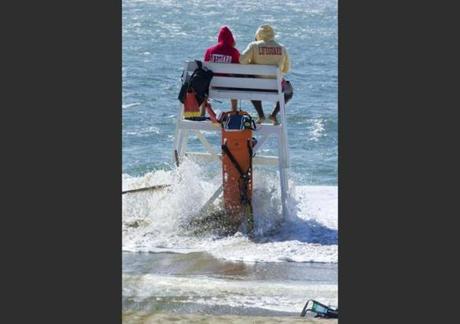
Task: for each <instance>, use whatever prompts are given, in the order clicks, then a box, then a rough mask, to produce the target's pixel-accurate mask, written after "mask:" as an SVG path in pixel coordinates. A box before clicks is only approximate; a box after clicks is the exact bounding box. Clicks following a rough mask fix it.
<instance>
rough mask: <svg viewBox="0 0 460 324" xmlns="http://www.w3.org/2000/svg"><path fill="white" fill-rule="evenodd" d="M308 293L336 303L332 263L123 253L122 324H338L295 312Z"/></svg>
mask: <svg viewBox="0 0 460 324" xmlns="http://www.w3.org/2000/svg"><path fill="white" fill-rule="evenodd" d="M310 298H312V299H317V300H318V301H322V302H327V301H331V302H332V305H335V304H336V302H337V264H318V263H295V262H294V263H292V262H275V263H270V262H268V263H266V262H263V263H258V262H256V263H245V262H234V261H225V260H219V259H216V258H214V257H212V256H210V255H209V254H207V253H202V252H194V253H187V254H177V253H147V254H146V253H123V312H122V317H123V323H133V324H134V323H136V324H137V323H337V320H332V319H328V320H326V319H315V318H312V317H309V318H304V317H300V316H299V314H300V312H301V310H302V307H303V306H304V304H305V302H306V301H307V300H308V299H310ZM309 316H311V315H309Z"/></svg>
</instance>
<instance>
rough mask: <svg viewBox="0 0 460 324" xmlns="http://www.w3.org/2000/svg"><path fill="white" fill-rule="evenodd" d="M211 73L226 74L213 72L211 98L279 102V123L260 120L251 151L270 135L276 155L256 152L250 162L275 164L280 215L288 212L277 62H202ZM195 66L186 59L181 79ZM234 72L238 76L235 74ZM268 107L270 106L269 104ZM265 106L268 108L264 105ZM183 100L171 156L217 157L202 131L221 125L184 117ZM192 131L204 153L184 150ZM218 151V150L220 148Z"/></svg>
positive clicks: (286, 160) (218, 129) (282, 103)
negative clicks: (201, 145) (273, 138)
mask: <svg viewBox="0 0 460 324" xmlns="http://www.w3.org/2000/svg"><path fill="white" fill-rule="evenodd" d="M203 66H206V67H207V68H208V69H210V70H212V71H213V72H214V74H216V73H217V74H227V76H225V75H218V76H214V77H213V78H212V80H211V84H210V87H209V98H210V99H228V100H230V99H239V100H262V101H269V102H272V103H274V104H275V103H276V102H277V101H279V103H280V112H279V114H278V116H279V117H280V125H271V124H270V125H269V124H261V125H257V129H256V130H255V131H254V133H253V135H254V136H257V144H256V146H255V147H254V148H253V152H254V153H257V151H258V150H260V147H261V146H262V145H263V144H264V143H265V141H266V140H267V138H269V137H270V136H276V137H277V138H278V156H266V155H256V156H255V157H254V159H253V165H257V164H259V165H278V168H279V176H280V188H281V206H282V213H283V217H286V216H287V201H286V199H287V192H288V178H287V177H288V174H287V172H288V168H289V157H288V142H287V129H286V126H287V125H286V116H285V101H284V94H283V92H282V90H281V80H282V75H281V72H280V70H279V69H278V68H277V67H276V66H272V65H251V64H249V65H244V64H220V63H207V62H205V63H203ZM196 68H197V64H196V62H194V61H193V62H185V66H184V74H183V78H184V81H185V80H187V81H188V79H189V78H190V76H191V74H192V73H193V71H194V70H195V69H196ZM236 75H238V76H240V77H237V76H236ZM270 108H271V107H270ZM266 109H267V108H266ZM183 111H184V109H183V104H180V105H179V109H178V114H177V123H176V133H175V139H174V158H175V159H176V162H177V161H178V160H180V159H181V158H183V157H184V156H191V157H194V158H195V159H200V160H204V161H220V159H221V154H220V153H216V150H215V149H214V148H213V147H212V146H211V144H210V143H209V142H208V140H207V139H206V137H205V135H204V134H203V131H207V132H209V131H211V132H212V131H214V132H218V133H219V134H220V132H221V126H220V124H217V123H212V122H211V121H209V120H206V121H191V120H186V119H184V118H183ZM191 132H193V133H194V134H195V135H196V136H197V138H198V139H199V140H200V142H201V143H202V144H203V146H204V147H205V148H206V149H207V151H208V152H207V153H203V152H189V151H187V142H188V138H189V135H190V134H191ZM219 151H220V150H219ZM221 192H222V185H221V186H220V187H219V188H218V189H217V190H216V192H215V193H214V194H213V195H212V197H211V198H210V199H209V200H208V202H207V203H206V204H205V206H207V205H209V204H210V203H212V202H213V201H214V200H215V199H216V198H218V197H219V195H220V193H221Z"/></svg>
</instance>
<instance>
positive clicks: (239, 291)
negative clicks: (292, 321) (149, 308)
mask: <svg viewBox="0 0 460 324" xmlns="http://www.w3.org/2000/svg"><path fill="white" fill-rule="evenodd" d="M123 296H124V297H125V298H132V299H134V300H135V301H136V302H142V301H144V300H147V299H150V298H153V297H155V299H156V300H157V301H158V300H161V299H169V301H171V298H176V299H177V301H179V302H181V303H187V302H188V303H195V304H204V305H213V306H216V305H219V306H231V307H256V308H263V309H268V310H274V311H282V312H294V311H295V312H297V311H300V310H301V309H302V307H303V306H304V304H305V301H306V300H307V299H310V298H314V299H316V300H318V301H320V302H323V303H325V304H330V305H337V285H334V284H311V283H302V282H299V281H295V282H289V281H283V282H277V281H270V282H268V281H266V280H264V281H261V280H253V281H252V280H226V279H220V278H212V277H204V276H195V277H190V276H168V275H158V274H123ZM184 296H186V297H188V299H186V300H184V298H183V297H184Z"/></svg>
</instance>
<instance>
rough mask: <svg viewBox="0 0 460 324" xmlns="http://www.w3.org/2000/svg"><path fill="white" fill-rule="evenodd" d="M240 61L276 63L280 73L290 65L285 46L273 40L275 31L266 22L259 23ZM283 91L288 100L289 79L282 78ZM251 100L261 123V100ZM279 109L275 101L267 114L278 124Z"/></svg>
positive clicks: (242, 62)
mask: <svg viewBox="0 0 460 324" xmlns="http://www.w3.org/2000/svg"><path fill="white" fill-rule="evenodd" d="M240 63H241V64H266V65H276V66H278V67H279V69H280V71H281V73H287V72H288V71H289V65H290V62H289V56H288V53H287V50H286V48H285V47H284V46H283V45H282V44H280V43H278V42H277V41H275V32H274V30H273V28H272V27H271V26H270V25H267V24H264V25H261V26H260V27H259V28H258V29H257V31H256V39H255V41H254V42H251V43H249V45H248V46H247V48H246V49H245V50H244V51H243V53H242V54H241V55H240ZM283 92H284V100H285V102H288V101H289V100H290V99H291V98H292V96H293V92H292V87H291V85H290V83H289V81H285V80H284V79H283ZM251 102H252V104H253V105H254V108H255V109H256V111H257V114H258V115H259V119H258V120H257V123H258V124H261V123H262V122H263V121H264V120H265V115H264V111H263V108H262V102H261V101H260V100H251ZM279 110H280V104H279V102H277V103H276V106H275V108H274V109H273V112H272V113H271V114H270V116H269V118H270V119H271V120H272V121H273V124H275V125H277V124H278V120H277V118H276V115H277V114H278V112H279Z"/></svg>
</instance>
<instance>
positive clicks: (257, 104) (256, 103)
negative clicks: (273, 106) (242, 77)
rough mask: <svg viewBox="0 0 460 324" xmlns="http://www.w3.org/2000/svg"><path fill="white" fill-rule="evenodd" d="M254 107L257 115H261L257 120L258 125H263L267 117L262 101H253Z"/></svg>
mask: <svg viewBox="0 0 460 324" xmlns="http://www.w3.org/2000/svg"><path fill="white" fill-rule="evenodd" d="M251 102H252V105H253V106H254V108H255V109H256V111H257V114H258V115H259V119H258V120H257V123H258V124H261V123H262V122H263V121H264V120H265V115H264V110H263V108H262V101H260V100H251Z"/></svg>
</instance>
